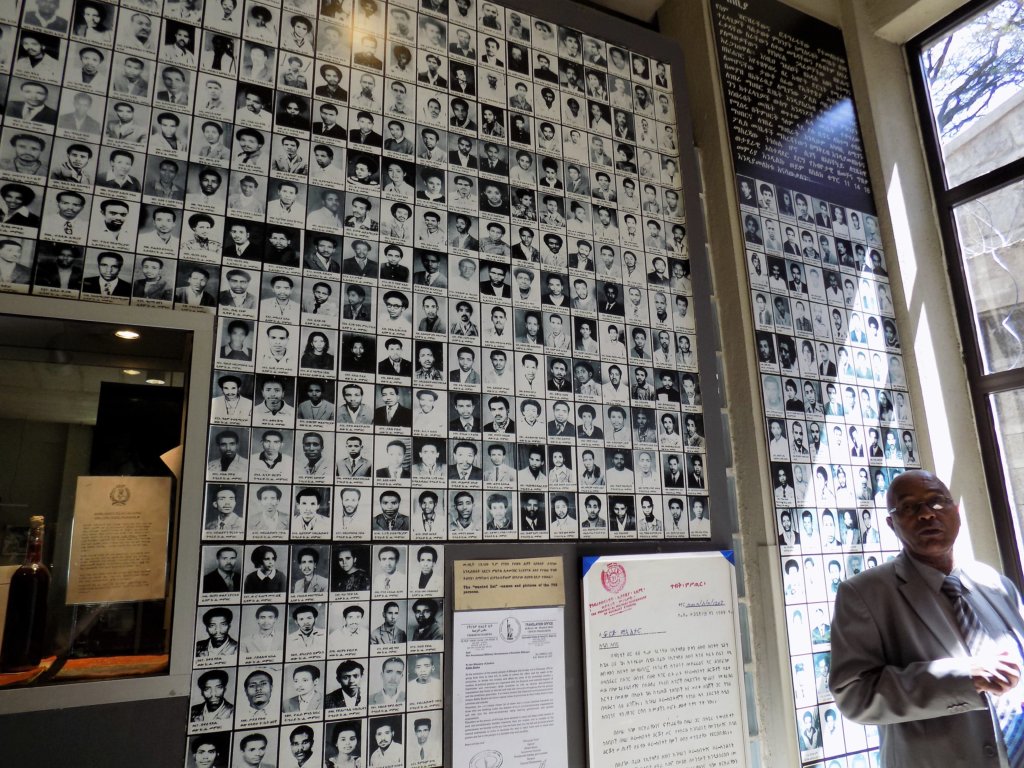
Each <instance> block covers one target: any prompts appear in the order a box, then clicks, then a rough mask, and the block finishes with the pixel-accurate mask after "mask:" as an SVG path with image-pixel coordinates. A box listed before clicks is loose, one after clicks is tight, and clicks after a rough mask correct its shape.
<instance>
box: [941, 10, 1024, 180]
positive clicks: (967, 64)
mask: <svg viewBox="0 0 1024 768" xmlns="http://www.w3.org/2000/svg"><path fill="white" fill-rule="evenodd" d="M921 69H922V72H923V75H924V79H925V84H926V87H927V89H928V101H929V105H930V111H931V115H932V119H933V120H934V123H935V126H934V127H935V131H936V133H937V134H938V139H939V145H940V147H941V152H942V163H943V167H944V168H945V174H946V184H947V186H949V187H955V186H957V185H959V184H962V183H963V182H965V181H969V180H971V179H973V178H976V177H978V176H980V175H982V174H983V173H985V172H987V171H991V170H993V169H994V168H998V167H999V166H1002V165H1005V164H1006V163H1008V162H1010V161H1011V160H1016V159H1017V158H1019V157H1021V156H1022V155H1024V142H1021V141H1020V136H1021V135H1022V133H1024V94H1022V93H1021V88H1022V86H1024V4H1022V2H1021V0H1003V2H998V3H995V4H993V5H990V6H988V7H987V8H985V9H984V10H982V11H981V12H979V13H977V14H975V15H974V16H971V17H970V18H968V19H967V20H965V21H964V22H962V23H961V24H959V25H958V26H957V27H955V28H954V29H953V30H952V31H950V32H948V33H947V34H945V35H943V36H942V37H940V38H938V39H935V40H933V41H931V42H929V43H928V44H927V45H926V47H924V49H923V50H922V51H921Z"/></svg>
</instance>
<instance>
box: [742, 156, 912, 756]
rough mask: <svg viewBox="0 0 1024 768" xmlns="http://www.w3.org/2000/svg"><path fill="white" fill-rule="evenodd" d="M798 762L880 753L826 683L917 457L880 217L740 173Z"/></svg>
mask: <svg viewBox="0 0 1024 768" xmlns="http://www.w3.org/2000/svg"><path fill="white" fill-rule="evenodd" d="M737 191H738V193H739V198H740V205H741V219H742V222H743V237H744V241H745V246H746V261H747V276H748V278H749V281H750V293H751V307H752V309H753V312H754V326H755V333H756V337H757V338H756V343H757V361H758V366H759V368H760V372H761V392H762V396H763V404H764V414H763V415H764V418H765V424H766V427H767V429H766V433H767V436H768V451H769V458H770V460H771V474H772V484H773V487H774V495H775V519H776V526H777V527H776V530H777V533H778V543H779V548H780V553H781V563H780V565H781V568H782V581H783V586H784V590H785V603H786V613H787V616H788V632H789V648H790V659H791V663H792V670H791V672H792V679H793V689H794V691H795V694H796V706H797V711H796V728H797V731H798V735H799V742H800V754H801V761H802V763H804V764H806V765H822V764H823V762H822V761H827V762H828V764H829V765H830V766H831V765H833V764H837V765H841V766H845V765H847V762H844V761H846V760H847V758H846V757H845V756H847V755H852V756H851V757H850V758H849V763H848V764H849V765H850V766H855V765H861V764H863V765H867V763H866V762H865V760H866V759H869V758H870V759H871V760H872V764H874V762H876V761H877V747H878V733H877V730H876V729H875V728H873V727H865V726H862V725H858V724H857V723H853V722H850V721H847V720H846V719H845V718H844V717H843V716H842V714H840V712H839V710H838V708H837V707H836V706H835V704H834V703H833V699H832V695H831V693H830V691H829V689H828V673H829V668H830V666H831V664H830V651H829V649H830V628H831V619H832V609H833V603H834V600H835V595H836V590H837V589H838V587H839V584H840V582H841V581H842V580H843V579H845V578H848V577H850V576H854V575H856V574H858V573H860V572H861V571H862V570H864V569H865V568H872V567H874V566H876V565H878V564H879V563H882V562H885V561H888V560H891V559H892V558H894V557H895V556H896V555H897V554H898V552H899V542H898V541H897V540H896V537H895V536H894V535H893V533H892V531H891V530H889V527H888V526H887V525H886V524H885V518H886V515H887V512H886V506H885V493H886V489H887V488H888V486H889V483H890V482H891V481H892V479H893V477H895V476H896V475H898V474H899V473H900V472H902V471H903V470H904V468H917V467H920V455H919V452H918V446H917V435H916V432H915V430H914V419H913V414H912V413H911V410H910V398H909V395H908V394H907V384H906V378H905V375H904V370H903V359H902V355H901V352H900V339H899V334H898V333H897V330H896V321H895V317H894V313H893V303H892V294H891V293H890V290H889V278H888V271H887V269H886V265H885V254H884V252H883V250H882V247H881V237H880V235H879V231H878V219H877V218H876V217H875V216H874V215H873V214H872V213H869V212H865V211H858V210H854V209H852V208H847V207H845V206H843V205H840V204H837V203H835V202H832V201H829V200H823V199H816V198H814V197H812V196H811V195H809V194H807V193H806V192H802V191H801V190H799V189H795V188H794V189H787V188H784V187H781V186H778V185H776V184H772V183H769V182H766V181H763V180H760V179H755V178H751V177H749V176H743V175H740V176H738V177H737Z"/></svg>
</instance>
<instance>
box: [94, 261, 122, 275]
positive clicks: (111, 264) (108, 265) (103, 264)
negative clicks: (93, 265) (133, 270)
mask: <svg viewBox="0 0 1024 768" xmlns="http://www.w3.org/2000/svg"><path fill="white" fill-rule="evenodd" d="M97 267H98V268H99V272H100V277H102V278H103V279H104V280H108V281H109V280H113V279H115V278H116V277H117V276H118V274H119V273H120V272H121V264H120V263H119V262H118V260H117V259H114V258H112V257H110V256H103V257H101V258H100V260H99V262H98V264H97Z"/></svg>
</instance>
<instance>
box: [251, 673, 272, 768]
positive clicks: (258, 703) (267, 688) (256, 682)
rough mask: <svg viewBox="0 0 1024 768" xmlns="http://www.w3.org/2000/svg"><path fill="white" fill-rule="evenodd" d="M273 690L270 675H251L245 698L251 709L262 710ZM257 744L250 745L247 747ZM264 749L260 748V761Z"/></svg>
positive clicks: (263, 746)
mask: <svg viewBox="0 0 1024 768" xmlns="http://www.w3.org/2000/svg"><path fill="white" fill-rule="evenodd" d="M273 690H274V681H273V680H272V679H271V678H270V675H266V674H263V673H260V674H256V675H253V676H252V678H251V679H250V680H249V681H248V682H247V683H246V684H245V696H246V698H247V699H249V704H250V705H251V706H252V707H253V709H263V708H264V707H265V706H266V705H267V704H268V703H269V702H270V695H271V692H272V691H273ZM258 743H259V742H253V743H250V745H249V747H252V746H254V745H255V744H258ZM265 749H266V745H265V744H264V745H262V746H261V748H260V759H262V758H263V751H264V750H265ZM246 752H247V753H248V748H246ZM254 764H255V763H254Z"/></svg>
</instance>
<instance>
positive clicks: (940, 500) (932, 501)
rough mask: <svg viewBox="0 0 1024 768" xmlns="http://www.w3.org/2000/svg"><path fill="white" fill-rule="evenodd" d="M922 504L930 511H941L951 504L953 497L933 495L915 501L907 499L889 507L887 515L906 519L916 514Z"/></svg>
mask: <svg viewBox="0 0 1024 768" xmlns="http://www.w3.org/2000/svg"><path fill="white" fill-rule="evenodd" d="M922 506H925V507H927V508H928V509H929V510H931V511H932V512H942V511H943V510H946V509H949V508H950V507H952V506H953V499H951V498H950V497H949V496H946V495H934V496H929V497H928V498H926V499H921V500H917V501H915V500H909V501H905V502H903V503H902V504H900V505H899V506H898V507H893V508H892V509H890V510H889V515H890V516H892V517H896V518H899V519H906V518H908V517H910V516H911V515H914V514H916V513H917V511H918V509H920V508H921V507H922Z"/></svg>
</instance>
